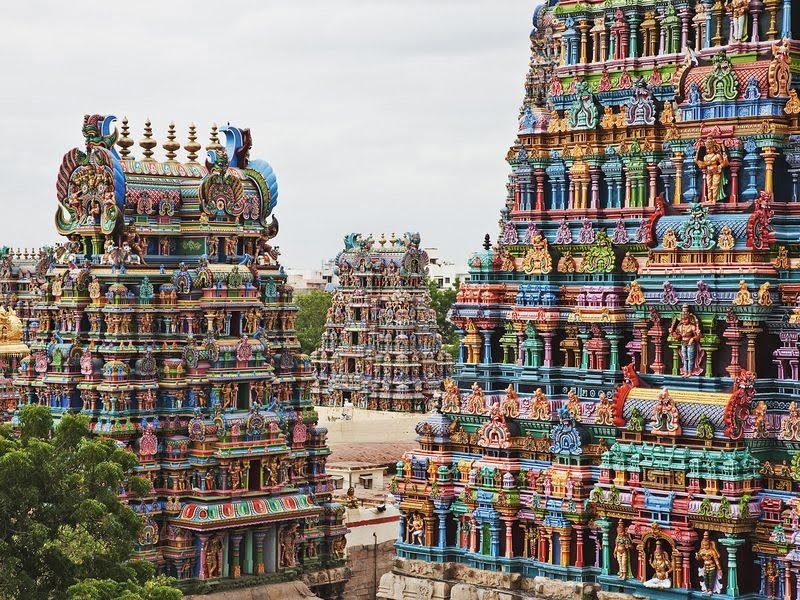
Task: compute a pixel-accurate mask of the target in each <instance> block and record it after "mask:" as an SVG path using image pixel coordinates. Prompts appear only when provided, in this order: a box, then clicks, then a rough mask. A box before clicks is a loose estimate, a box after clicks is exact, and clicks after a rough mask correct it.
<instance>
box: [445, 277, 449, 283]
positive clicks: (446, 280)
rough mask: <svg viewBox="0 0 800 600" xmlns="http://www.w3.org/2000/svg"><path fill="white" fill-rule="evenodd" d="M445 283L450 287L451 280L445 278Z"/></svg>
mask: <svg viewBox="0 0 800 600" xmlns="http://www.w3.org/2000/svg"><path fill="white" fill-rule="evenodd" d="M444 283H445V285H450V278H449V277H445V278H444Z"/></svg>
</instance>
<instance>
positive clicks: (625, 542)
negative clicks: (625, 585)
mask: <svg viewBox="0 0 800 600" xmlns="http://www.w3.org/2000/svg"><path fill="white" fill-rule="evenodd" d="M632 546H633V542H632V541H631V536H630V535H628V530H627V528H626V527H625V523H624V522H623V521H622V519H620V520H619V522H618V523H617V540H616V541H615V542H614V558H616V559H617V565H619V570H618V571H617V575H619V577H620V578H621V579H627V578H628V575H629V574H630V560H631V547H632Z"/></svg>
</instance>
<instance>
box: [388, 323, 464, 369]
mask: <svg viewBox="0 0 800 600" xmlns="http://www.w3.org/2000/svg"><path fill="white" fill-rule="evenodd" d="M456 335H457V336H458V362H460V363H462V364H463V363H464V362H465V361H464V330H463V329H456ZM375 375H376V376H377V373H376V374H375Z"/></svg>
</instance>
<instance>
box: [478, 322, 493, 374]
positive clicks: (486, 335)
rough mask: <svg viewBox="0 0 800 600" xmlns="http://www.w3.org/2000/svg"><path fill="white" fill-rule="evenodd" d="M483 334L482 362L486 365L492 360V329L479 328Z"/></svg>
mask: <svg viewBox="0 0 800 600" xmlns="http://www.w3.org/2000/svg"><path fill="white" fill-rule="evenodd" d="M481 335H482V336H483V361H482V362H483V364H485V365H488V364H491V362H492V331H491V330H489V329H481Z"/></svg>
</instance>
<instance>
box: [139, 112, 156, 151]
mask: <svg viewBox="0 0 800 600" xmlns="http://www.w3.org/2000/svg"><path fill="white" fill-rule="evenodd" d="M157 145H158V142H156V141H155V140H154V139H153V128H152V127H151V126H150V119H146V120H145V122H144V137H143V138H142V139H141V140H139V146H141V147H142V149H143V151H142V154H144V160H153V148H155V147H156V146H157Z"/></svg>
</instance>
